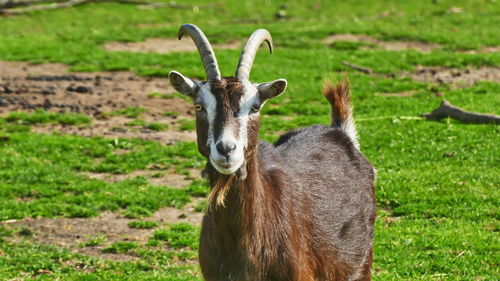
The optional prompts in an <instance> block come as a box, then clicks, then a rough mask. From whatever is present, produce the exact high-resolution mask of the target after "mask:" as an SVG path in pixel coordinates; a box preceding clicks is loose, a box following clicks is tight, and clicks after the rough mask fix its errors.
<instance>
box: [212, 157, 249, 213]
mask: <svg viewBox="0 0 500 281" xmlns="http://www.w3.org/2000/svg"><path fill="white" fill-rule="evenodd" d="M210 169H211V171H210ZM210 174H212V176H211V178H213V182H212V183H211V184H212V189H211V190H210V194H209V195H208V206H209V207H210V206H215V207H220V206H222V207H225V200H226V196H227V193H228V192H229V189H230V188H231V185H232V184H233V182H234V181H235V180H244V179H245V178H246V177H247V169H246V165H245V162H243V164H242V165H241V167H240V168H238V170H237V171H236V172H235V173H233V174H230V175H225V174H221V173H218V172H216V169H215V168H214V167H213V166H211V164H209V163H207V165H206V167H205V169H204V170H203V171H202V175H203V176H204V177H205V178H210Z"/></svg>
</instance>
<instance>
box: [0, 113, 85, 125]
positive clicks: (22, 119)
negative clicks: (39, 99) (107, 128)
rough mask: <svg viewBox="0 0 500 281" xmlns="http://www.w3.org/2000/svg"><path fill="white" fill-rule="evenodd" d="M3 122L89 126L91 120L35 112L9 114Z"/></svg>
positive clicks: (62, 114) (80, 115) (78, 114)
mask: <svg viewBox="0 0 500 281" xmlns="http://www.w3.org/2000/svg"><path fill="white" fill-rule="evenodd" d="M5 120H6V121H7V122H12V123H17V124H22V125H32V124H45V123H53V124H60V125H82V124H90V123H91V122H92V120H91V119H90V118H89V117H88V116H86V115H84V114H80V113H54V112H49V111H44V110H36V111H34V112H31V113H26V112H21V111H16V112H11V113H9V114H8V115H7V116H6V117H5Z"/></svg>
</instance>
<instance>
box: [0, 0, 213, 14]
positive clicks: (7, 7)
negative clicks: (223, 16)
mask: <svg viewBox="0 0 500 281" xmlns="http://www.w3.org/2000/svg"><path fill="white" fill-rule="evenodd" d="M45 2H51V3H50V4H46V5H43V4H40V3H45ZM53 2H56V3H53ZM90 2H117V3H125V4H135V5H140V6H139V8H140V9H144V8H146V9H153V8H157V7H169V8H173V9H191V10H199V9H200V8H204V7H211V6H213V5H212V4H206V5H198V6H192V5H184V4H177V3H174V2H171V3H157V2H150V1H142V0H69V1H65V0H0V14H5V15H14V14H23V13H29V12H32V11H41V10H54V9H60V8H68V7H72V6H75V5H79V4H83V3H90ZM21 6H25V8H16V7H21Z"/></svg>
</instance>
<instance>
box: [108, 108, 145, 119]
mask: <svg viewBox="0 0 500 281" xmlns="http://www.w3.org/2000/svg"><path fill="white" fill-rule="evenodd" d="M144 112H146V109H145V108H142V107H126V108H124V109H121V110H115V111H112V112H111V113H110V115H112V116H114V115H123V116H126V117H128V118H137V117H139V116H140V115H141V114H142V113H144Z"/></svg>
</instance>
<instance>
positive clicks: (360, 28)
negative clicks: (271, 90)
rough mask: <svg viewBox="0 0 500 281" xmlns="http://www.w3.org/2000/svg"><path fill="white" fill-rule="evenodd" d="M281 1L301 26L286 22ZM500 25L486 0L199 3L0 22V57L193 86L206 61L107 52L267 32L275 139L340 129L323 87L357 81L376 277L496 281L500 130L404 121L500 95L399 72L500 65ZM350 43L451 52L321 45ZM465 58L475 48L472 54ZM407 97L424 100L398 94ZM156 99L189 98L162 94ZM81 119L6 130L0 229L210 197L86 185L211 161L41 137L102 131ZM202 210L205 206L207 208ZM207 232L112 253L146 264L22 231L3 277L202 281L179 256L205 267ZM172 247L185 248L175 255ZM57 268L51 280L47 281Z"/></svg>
mask: <svg viewBox="0 0 500 281" xmlns="http://www.w3.org/2000/svg"><path fill="white" fill-rule="evenodd" d="M208 2H209V1H197V3H198V4H204V3H208ZM180 3H184V1H181V2H180ZM185 3H186V4H192V3H187V2H185ZM282 4H285V6H286V7H285V10H286V12H287V18H285V19H277V18H276V17H275V15H276V13H277V12H278V11H279V10H280V9H282V8H280V7H281V5H282ZM453 7H458V8H460V9H453ZM499 15H500V5H498V3H494V1H487V0H477V1H451V0H440V1H413V2H409V1H396V0H390V1H341V2H336V3H335V4H333V3H330V1H323V0H320V1H314V2H310V3H309V2H308V3H305V2H304V1H286V3H285V1H266V2H265V3H259V4H257V2H255V1H246V2H245V3H238V4H235V3H233V2H231V1H228V0H221V1H217V2H216V8H215V7H208V8H200V10H199V11H198V12H196V11H192V10H189V9H170V8H166V7H162V8H156V9H152V10H140V9H137V6H135V5H128V4H117V3H99V4H96V3H90V4H85V5H80V6H77V7H74V8H69V9H62V10H54V11H44V12H33V13H31V14H30V15H29V16H28V15H22V16H12V17H2V18H0V26H2V28H0V60H28V61H31V62H35V63H42V62H61V63H66V64H69V65H71V67H72V69H73V70H80V71H97V70H98V71H116V70H131V71H135V72H136V73H138V74H139V75H146V76H163V77H164V76H166V74H167V73H168V72H169V71H170V70H178V71H180V72H182V73H183V74H184V75H186V76H188V77H192V78H195V79H203V78H204V70H203V67H202V66H201V63H200V60H199V56H198V54H196V53H195V52H188V53H170V54H152V53H128V52H108V51H105V50H104V49H103V48H102V45H103V44H104V43H106V42H108V41H125V42H136V41H141V40H144V39H146V38H151V37H172V38H174V37H175V36H176V33H177V28H178V26H179V25H180V24H182V23H186V22H192V23H195V24H197V25H199V26H200V27H202V29H203V30H204V31H205V32H206V34H207V37H208V38H209V39H210V40H211V42H214V43H222V42H229V41H231V40H235V39H236V40H240V39H242V38H246V37H247V36H248V35H249V34H251V32H253V31H254V30H255V29H257V28H267V29H268V30H270V32H271V33H272V35H273V38H274V43H275V52H274V53H273V54H272V55H269V54H266V53H265V52H259V54H258V55H257V58H256V61H255V64H254V66H253V70H252V80H253V81H254V82H263V81H269V80H273V79H277V78H282V77H283V78H286V79H287V80H288V82H289V85H288V88H287V92H286V93H285V94H284V95H282V96H280V97H279V98H277V99H275V100H272V101H269V102H268V103H267V104H266V106H265V107H264V109H263V112H262V121H261V127H260V132H261V138H263V139H265V140H268V141H273V140H276V139H277V137H278V136H279V134H281V133H282V132H284V131H286V130H289V129H294V128H297V127H301V126H309V125H312V124H318V123H321V124H328V123H329V122H330V120H329V118H330V117H329V107H328V105H327V103H326V102H325V101H324V99H323V97H322V96H321V94H320V89H321V85H322V81H323V80H324V79H331V80H339V79H342V78H343V77H344V73H345V72H349V79H350V81H351V86H352V92H353V101H354V107H355V108H354V114H355V118H356V119H357V120H358V122H357V127H358V131H359V135H360V138H361V146H362V150H363V152H364V153H365V155H366V156H367V157H368V158H369V159H370V161H372V163H374V165H375V166H376V167H377V169H378V180H377V185H376V191H377V193H376V196H377V204H378V219H377V223H376V237H375V262H374V268H373V272H374V280H384V281H386V280H389V281H390V280H496V279H497V278H498V275H499V274H500V272H499V268H500V267H499V266H498V265H499V264H500V259H499V257H498V252H499V247H498V245H500V241H499V238H498V231H499V223H498V214H499V208H498V206H500V204H499V203H500V202H499V198H500V194H499V191H498V186H499V184H500V176H499V173H498V170H499V168H500V163H499V162H498V155H500V145H499V142H498V139H499V136H500V129H499V128H498V126H495V125H466V124H461V123H458V122H456V121H453V120H443V121H440V122H431V121H425V120H421V119H418V118H412V119H405V118H402V117H407V116H409V117H418V116H419V115H420V114H422V113H426V112H430V111H431V110H432V109H434V108H436V107H437V106H438V105H439V103H440V101H441V100H442V99H447V100H448V101H450V102H451V103H452V104H454V105H456V106H459V107H462V108H464V109H466V110H471V111H477V112H484V113H492V114H500V112H499V111H498V109H499V108H500V99H499V98H498V92H500V85H499V84H498V83H494V82H478V83H476V84H474V85H472V86H467V87H461V88H458V89H456V88H454V87H451V85H447V84H437V83H422V82H416V81H413V80H411V79H410V78H404V77H402V76H401V75H400V73H401V72H404V71H412V70H413V69H415V68H416V67H417V66H438V67H455V68H469V69H473V68H476V67H483V66H495V67H499V66H500V55H499V53H498V52H492V53H480V52H479V50H481V48H482V47H485V46H499V45H500V37H498V36H497V33H498V28H497V26H499V25H500V16H499ZM341 33H353V34H364V35H370V36H373V37H375V38H377V39H379V40H386V41H392V40H400V41H419V42H429V43H435V44H440V45H441V46H442V47H441V48H440V49H436V50H433V51H432V52H430V53H420V52H418V51H415V50H407V51H386V50H383V49H381V48H374V49H365V48H363V47H365V46H366V44H364V43H356V42H355V43H353V42H336V43H333V44H330V45H326V44H324V43H322V42H321V40H323V39H324V38H326V37H327V36H329V35H331V34H341ZM183 40H189V39H187V38H186V39H183ZM467 49H474V50H476V51H477V52H476V53H475V54H473V53H467V52H464V50H467ZM239 53H240V50H216V54H217V59H218V62H219V66H220V68H221V71H222V74H223V75H229V74H232V73H233V72H234V67H235V65H236V63H237V59H238V57H239ZM342 61H349V62H351V63H353V64H359V65H362V66H365V67H369V68H371V69H372V70H373V71H375V72H377V73H379V74H382V75H365V74H362V73H358V72H355V71H353V70H352V69H349V68H348V67H347V66H345V65H343V64H342V63H341V62H342ZM165 81H166V80H165ZM408 91H412V92H413V93H414V94H413V95H412V96H408V97H395V96H387V95H384V93H400V92H408ZM438 94H439V95H438ZM149 96H150V97H151V98H170V97H174V96H175V97H183V96H181V95H178V94H175V95H168V97H167V96H163V95H161V94H158V93H150V95H149ZM183 98H185V97H183ZM144 110H145V109H144V108H141V107H129V108H126V109H124V110H121V111H116V112H114V113H113V114H114V115H122V116H127V117H129V118H133V120H131V122H130V123H129V125H133V126H148V124H147V123H146V122H144V121H143V120H141V119H139V118H140V116H141V114H142V113H143V112H144ZM164 115H165V116H177V115H178V113H177V112H173V111H171V112H165V113H164ZM9 116H10V117H9ZM71 118H74V119H71ZM71 118H69V117H68V115H64V114H53V113H48V112H35V113H32V114H26V113H11V115H6V116H4V117H2V118H1V119H0V155H2V157H0V220H2V221H3V220H8V219H22V218H26V217H91V216H97V215H98V214H99V213H100V212H103V211H114V212H118V213H121V214H122V215H124V216H126V217H129V218H134V219H135V218H143V217H147V216H149V215H151V214H152V213H153V212H155V211H156V210H158V209H159V208H161V207H164V206H173V207H182V206H184V205H185V204H187V203H188V202H189V201H190V200H191V197H203V196H206V194H207V192H208V188H207V186H206V182H204V181H201V180H194V181H193V182H192V183H191V184H190V185H188V186H187V188H185V189H173V188H169V187H158V186H154V185H151V184H150V183H149V182H148V181H147V179H145V178H143V177H135V178H129V179H126V180H123V181H118V182H105V181H101V180H95V179H91V178H89V177H87V176H86V175H85V173H114V174H127V173H130V172H133V171H136V170H147V169H149V167H153V166H158V167H163V168H164V169H175V171H176V172H177V173H180V174H189V170H190V169H193V168H195V169H202V168H203V165H204V161H205V160H204V158H202V157H201V156H200V155H199V153H198V151H197V148H196V145H195V144H194V143H190V142H179V143H175V144H173V145H169V146H164V145H161V144H159V143H156V142H147V141H141V140H136V139H111V140H110V139H104V138H83V137H77V136H66V135H43V134H35V133H31V132H30V126H35V125H36V124H38V123H44V122H51V123H59V124H67V125H77V126H78V125H84V124H87V123H88V122H84V121H82V120H85V118H83V117H81V116H80V117H78V118H76V117H75V116H72V117H71ZM61 120H65V121H61ZM67 120H79V121H67ZM184 120H185V121H181V125H180V127H179V129H180V130H193V129H194V126H195V123H194V121H193V120H189V119H184ZM61 122H67V123H61ZM134 122H135V123H134ZM152 127H153V128H155V127H156V128H158V129H161V128H160V127H161V126H160V127H158V126H157V125H153V126H152ZM153 130H154V129H153ZM204 202H205V201H202V202H201V203H200V204H199V205H198V206H195V209H196V210H198V211H202V210H203V209H204V208H205V204H206V203H204ZM145 222H146V221H141V220H137V221H133V222H131V227H134V226H135V227H144V226H145V225H146V224H147V223H145ZM132 225H133V226H132ZM153 227H155V226H153ZM198 232H199V228H198V227H195V226H192V225H189V224H181V225H172V226H170V227H167V228H159V229H155V231H154V233H153V235H152V237H151V238H150V240H149V241H148V245H145V246H143V245H135V244H130V242H129V243H125V244H123V243H120V242H119V243H118V244H112V246H110V249H113V250H110V251H115V252H116V253H118V252H119V251H121V252H123V253H132V254H133V255H135V256H136V257H137V260H134V261H125V262H111V261H107V260H103V259H98V258H92V257H88V256H84V255H77V254H73V253H70V252H68V251H67V250H65V249H62V248H57V247H52V246H46V245H39V244H36V243H31V242H29V237H25V240H26V241H25V242H11V240H10V239H11V238H12V237H13V236H15V237H17V236H19V234H17V233H16V232H15V231H14V230H13V229H10V228H9V227H8V225H6V226H3V225H2V226H1V228H0V253H1V254H0V279H7V280H9V279H13V278H16V277H19V278H30V277H33V278H35V279H40V280H51V279H55V280H57V279H59V280H197V278H198V279H199V278H200V276H199V271H198V269H197V267H196V266H192V265H179V264H178V263H176V261H178V260H181V261H182V260H187V261H189V260H195V259H196V253H195V249H196V248H197V237H198V236H197V234H198ZM89 241H90V240H89ZM164 246H167V247H169V248H175V251H165V250H164V249H163V248H162V247H164ZM188 264H189V263H188ZM82 268H86V269H90V270H84V269H82ZM44 270H46V271H49V272H51V274H50V275H47V274H43V272H45V271H44Z"/></svg>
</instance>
